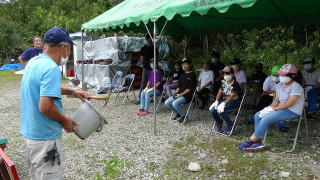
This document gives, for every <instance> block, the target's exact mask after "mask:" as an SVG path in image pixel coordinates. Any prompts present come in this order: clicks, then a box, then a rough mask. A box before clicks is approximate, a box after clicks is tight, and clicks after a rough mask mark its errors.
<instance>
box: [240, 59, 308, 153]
mask: <svg viewBox="0 0 320 180" xmlns="http://www.w3.org/2000/svg"><path fill="white" fill-rule="evenodd" d="M277 73H278V74H279V75H280V77H279V80H280V83H279V84H278V85H277V87H276V97H275V99H274V100H273V102H272V104H271V105H270V106H268V107H266V108H264V109H263V110H261V111H259V112H257V113H256V114H255V117H254V122H255V131H254V133H253V135H252V136H251V137H250V138H249V139H248V140H246V141H244V142H243V143H242V144H241V145H240V146H238V147H237V149H238V150H240V151H249V152H252V151H257V150H259V149H262V148H264V144H263V143H262V142H261V139H262V138H263V136H264V134H265V133H266V131H267V129H268V127H269V126H270V125H271V124H273V123H277V122H281V121H284V120H289V119H294V118H298V117H299V116H300V115H301V114H302V110H303V106H304V91H303V88H302V87H301V85H300V84H299V83H297V82H296V78H297V73H298V70H297V68H296V67H295V66H294V65H292V64H285V65H283V66H282V67H281V69H280V70H279V71H277Z"/></svg>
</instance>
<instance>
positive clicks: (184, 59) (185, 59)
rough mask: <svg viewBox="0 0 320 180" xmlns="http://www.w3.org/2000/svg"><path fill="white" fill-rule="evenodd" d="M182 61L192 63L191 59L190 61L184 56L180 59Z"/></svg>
mask: <svg viewBox="0 0 320 180" xmlns="http://www.w3.org/2000/svg"><path fill="white" fill-rule="evenodd" d="M182 63H189V64H191V63H192V61H191V59H190V58H188V57H185V58H183V59H182Z"/></svg>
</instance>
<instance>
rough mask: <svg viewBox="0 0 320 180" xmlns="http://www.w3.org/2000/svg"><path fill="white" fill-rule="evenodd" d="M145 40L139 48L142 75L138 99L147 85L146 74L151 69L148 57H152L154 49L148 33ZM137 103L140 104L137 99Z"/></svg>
mask: <svg viewBox="0 0 320 180" xmlns="http://www.w3.org/2000/svg"><path fill="white" fill-rule="evenodd" d="M146 41H147V44H146V45H145V46H143V47H142V48H141V56H140V59H141V60H142V64H143V71H142V77H141V85H140V92H139V99H140V95H141V92H142V91H143V90H144V89H145V88H146V86H147V83H148V74H149V72H150V71H151V70H152V69H151V67H150V63H149V62H150V59H152V58H153V56H154V51H153V50H154V46H153V43H152V39H151V37H150V35H149V34H147V35H146ZM137 103H138V104H140V103H139V101H138V102H137Z"/></svg>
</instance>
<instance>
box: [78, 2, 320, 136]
mask: <svg viewBox="0 0 320 180" xmlns="http://www.w3.org/2000/svg"><path fill="white" fill-rule="evenodd" d="M315 23H316V24H320V1H318V0H304V1H301V0H126V1H124V2H122V3H120V4H118V5H117V6H115V7H113V8H112V9H110V10H108V11H106V12H105V13H103V14H101V15H99V16H97V17H96V18H94V19H92V20H90V21H89V22H87V23H85V24H83V25H82V27H81V29H82V30H83V31H112V32H117V31H122V32H129V31H133V32H143V33H145V32H148V33H149V34H150V35H151V33H150V31H149V29H151V28H153V38H152V39H153V40H154V44H155V43H156V41H155V39H156V37H157V35H158V32H157V26H158V27H162V30H161V32H160V35H162V34H163V33H166V34H168V35H181V34H193V33H209V32H210V33H212V32H228V31H239V30H243V29H248V28H262V27H266V26H279V25H285V26H287V25H295V24H315ZM154 47H155V46H154ZM154 57H155V58H154V60H155V62H156V53H155V54H154ZM82 72H83V71H82ZM154 73H155V70H154ZM82 77H83V76H82ZM154 93H155V91H154ZM154 102H156V98H155V94H154ZM155 104H156V103H154V109H155ZM154 133H155V134H156V112H155V111H154Z"/></svg>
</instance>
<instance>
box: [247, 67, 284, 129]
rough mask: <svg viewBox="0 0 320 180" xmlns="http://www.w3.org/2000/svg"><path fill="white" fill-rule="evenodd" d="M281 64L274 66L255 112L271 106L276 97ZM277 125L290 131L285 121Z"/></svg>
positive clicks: (264, 84)
mask: <svg viewBox="0 0 320 180" xmlns="http://www.w3.org/2000/svg"><path fill="white" fill-rule="evenodd" d="M280 68H281V66H279V65H277V66H274V67H272V69H271V75H270V76H268V77H267V79H266V80H265V81H264V83H263V95H262V97H261V99H260V101H259V103H258V105H257V107H256V109H255V112H254V113H257V112H259V111H261V110H262V109H263V108H265V107H267V106H269V105H270V104H271V103H272V101H273V98H274V95H275V92H276V91H275V90H276V85H277V84H278V83H279V74H278V73H277V71H279V70H280ZM250 123H254V117H252V118H251V119H250ZM277 127H278V129H279V130H280V131H282V132H286V131H288V127H287V125H286V123H284V122H277Z"/></svg>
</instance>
